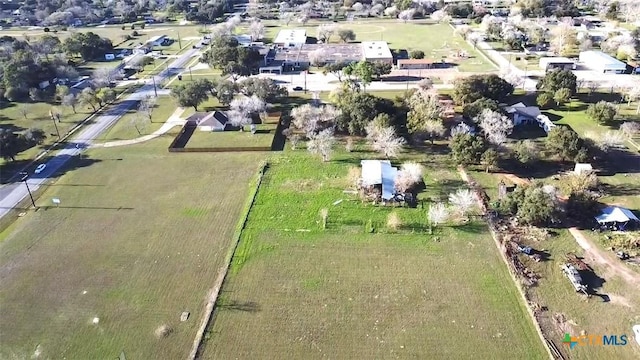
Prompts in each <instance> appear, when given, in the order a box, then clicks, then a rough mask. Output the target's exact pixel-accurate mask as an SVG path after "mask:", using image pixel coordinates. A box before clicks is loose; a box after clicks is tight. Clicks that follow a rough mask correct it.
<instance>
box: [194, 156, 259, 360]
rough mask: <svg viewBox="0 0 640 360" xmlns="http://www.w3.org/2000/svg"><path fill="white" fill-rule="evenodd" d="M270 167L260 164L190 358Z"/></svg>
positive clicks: (202, 336) (210, 295)
mask: <svg viewBox="0 0 640 360" xmlns="http://www.w3.org/2000/svg"><path fill="white" fill-rule="evenodd" d="M268 167H269V163H268V162H264V163H263V164H261V165H260V169H259V170H258V176H257V179H256V184H255V186H254V187H253V189H252V192H251V193H250V194H249V197H248V199H247V203H246V204H245V209H244V210H245V211H244V214H243V216H242V218H241V220H240V221H239V222H238V224H237V225H236V231H235V233H234V234H233V236H234V242H233V245H232V246H231V249H230V251H229V252H228V253H227V256H226V258H225V262H224V266H223V267H222V268H221V270H222V272H221V273H220V274H218V277H217V278H216V281H215V283H214V284H213V288H212V289H211V293H210V294H209V297H208V299H207V305H206V306H205V313H204V315H203V316H202V319H201V321H200V327H199V328H198V332H197V333H196V338H195V339H194V340H193V346H192V347H191V352H190V353H189V356H188V357H187V359H188V360H195V359H196V358H197V356H198V353H199V352H200V349H201V346H202V339H203V338H204V333H205V331H206V330H207V327H208V326H209V323H210V322H211V320H212V317H213V312H214V311H215V304H216V302H217V301H218V295H219V294H220V290H221V289H222V286H223V285H224V281H225V280H226V279H227V274H228V273H229V269H230V268H231V260H233V257H234V255H235V253H236V249H238V244H240V238H241V237H242V232H243V231H244V228H245V226H246V225H247V220H248V219H249V214H250V213H251V209H252V208H253V204H254V203H255V201H256V196H258V190H259V189H260V185H261V184H262V179H263V178H264V173H265V171H266V170H267V168H268Z"/></svg>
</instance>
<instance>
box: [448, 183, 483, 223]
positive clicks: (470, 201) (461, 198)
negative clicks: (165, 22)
mask: <svg viewBox="0 0 640 360" xmlns="http://www.w3.org/2000/svg"><path fill="white" fill-rule="evenodd" d="M449 203H450V204H451V206H453V208H454V209H455V211H456V212H457V213H458V214H459V215H460V216H462V217H466V216H467V214H468V213H469V211H471V210H472V209H473V208H474V207H475V206H476V205H478V203H477V200H476V196H475V195H474V194H473V192H471V190H468V189H458V190H457V191H456V192H455V193H451V194H449Z"/></svg>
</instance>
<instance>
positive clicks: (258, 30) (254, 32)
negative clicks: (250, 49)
mask: <svg viewBox="0 0 640 360" xmlns="http://www.w3.org/2000/svg"><path fill="white" fill-rule="evenodd" d="M249 34H251V40H252V41H258V40H260V39H262V38H263V37H264V24H263V23H262V21H260V19H253V20H252V21H251V24H249Z"/></svg>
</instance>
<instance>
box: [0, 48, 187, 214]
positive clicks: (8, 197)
mask: <svg viewBox="0 0 640 360" xmlns="http://www.w3.org/2000/svg"><path fill="white" fill-rule="evenodd" d="M197 53H198V50H197V49H189V50H187V51H186V52H185V53H184V54H182V55H181V56H180V57H179V58H177V59H176V60H175V61H174V62H173V63H171V65H169V66H168V68H167V69H165V70H163V71H162V72H161V73H160V74H158V75H157V76H156V82H157V83H161V82H162V81H163V80H165V79H167V78H169V77H171V76H173V75H175V74H177V73H179V72H180V71H181V68H182V67H184V65H185V64H186V63H187V62H188V61H190V59H191V58H192V57H193V56H197ZM149 95H151V96H153V95H154V90H153V82H152V80H146V81H145V85H143V86H142V87H141V88H140V89H138V91H136V92H135V93H133V94H131V95H129V96H127V97H126V98H124V99H123V100H121V101H120V102H119V103H118V104H116V105H113V106H112V107H110V108H109V109H108V110H106V111H105V112H103V113H102V114H101V115H100V116H98V117H96V118H94V119H93V123H92V124H91V125H88V126H86V127H84V129H83V130H82V131H81V132H80V133H79V134H78V135H77V136H76V137H74V138H73V140H72V141H71V142H70V143H68V145H67V146H66V147H65V148H64V149H61V150H58V151H57V152H55V155H53V154H52V158H51V159H50V160H49V161H47V162H46V164H47V166H46V168H45V169H44V170H43V171H42V172H41V173H40V174H30V176H29V179H27V183H28V184H29V188H30V189H31V191H35V190H37V189H38V188H39V187H40V186H41V185H42V184H43V183H46V182H47V181H48V180H50V178H52V177H53V175H54V174H55V173H56V171H57V170H58V169H60V168H61V167H62V166H63V165H64V164H65V163H66V162H67V161H69V160H70V159H72V158H73V157H74V156H76V155H79V154H80V153H82V151H84V150H85V149H86V148H88V147H89V146H90V145H91V144H92V142H93V141H94V140H95V139H96V138H97V137H98V136H99V135H100V134H101V133H102V132H103V131H105V130H106V129H108V128H109V127H110V126H111V125H113V123H115V122H116V121H117V120H118V119H120V118H121V117H122V115H124V114H125V113H126V112H127V110H129V109H131V108H132V107H134V106H135V105H136V104H137V103H138V101H140V100H141V99H142V98H144V97H146V96H149ZM27 196H28V192H27V188H26V186H25V185H24V183H21V182H16V183H12V184H7V185H4V186H2V187H1V188H0V218H1V217H3V216H5V215H6V214H7V213H8V212H9V211H10V210H11V209H12V208H13V207H15V206H16V205H17V204H18V203H19V202H20V201H22V200H23V199H24V198H26V197H27Z"/></svg>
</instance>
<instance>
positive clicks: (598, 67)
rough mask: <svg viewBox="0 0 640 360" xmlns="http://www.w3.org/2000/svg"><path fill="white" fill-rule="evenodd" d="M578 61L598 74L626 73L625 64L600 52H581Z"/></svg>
mask: <svg viewBox="0 0 640 360" xmlns="http://www.w3.org/2000/svg"><path fill="white" fill-rule="evenodd" d="M579 59H580V62H581V63H582V64H583V65H584V66H586V67H588V68H589V69H591V70H594V71H597V72H599V73H604V74H624V73H625V72H626V71H627V64H625V63H623V62H622V61H620V60H618V59H616V58H614V57H612V56H611V55H608V54H605V53H603V52H602V51H595V50H589V51H583V52H581V53H580V57H579Z"/></svg>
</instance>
